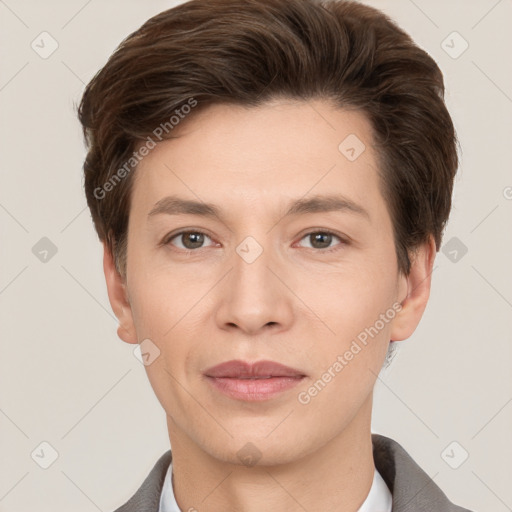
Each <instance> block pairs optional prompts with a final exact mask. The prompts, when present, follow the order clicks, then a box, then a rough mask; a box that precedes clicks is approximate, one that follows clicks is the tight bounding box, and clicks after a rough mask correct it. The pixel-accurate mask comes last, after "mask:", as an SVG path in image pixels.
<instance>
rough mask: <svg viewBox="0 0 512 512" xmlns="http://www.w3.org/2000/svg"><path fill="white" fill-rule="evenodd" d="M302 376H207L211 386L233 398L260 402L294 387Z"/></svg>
mask: <svg viewBox="0 0 512 512" xmlns="http://www.w3.org/2000/svg"><path fill="white" fill-rule="evenodd" d="M303 378H304V377H270V378H269V379H236V378H232V377H209V376H207V379H208V381H209V382H210V383H211V384H212V386H213V387H214V388H215V389H217V390H218V391H220V392H221V393H224V394H225V395H227V396H229V397H231V398H234V399H235V400H247V401H251V402H260V401H263V400H269V399H270V398H273V397H274V396H276V395H278V394H279V393H282V392H283V391H287V390H288V389H291V388H293V387H295V386H296V385H297V384H298V383H299V382H301V381H302V379H303Z"/></svg>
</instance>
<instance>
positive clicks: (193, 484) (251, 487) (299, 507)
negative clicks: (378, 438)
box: [167, 394, 375, 512]
mask: <svg viewBox="0 0 512 512" xmlns="http://www.w3.org/2000/svg"><path fill="white" fill-rule="evenodd" d="M371 408H372V394H370V396H369V397H368V399H367V401H366V402H365V403H364V405H363V406H362V407H361V409H360V410H359V411H358V413H357V415H356V416H355V417H354V418H353V420H352V421H351V422H350V423H349V424H348V425H347V426H346V427H345V428H344V429H343V430H342V431H341V432H339V433H338V434H337V435H336V436H335V437H333V438H332V439H330V440H327V441H326V443H325V444H323V445H322V446H321V447H320V448H319V449H317V450H315V451H313V452H311V453H309V454H308V455H306V456H303V457H300V458H299V459H292V460H289V459H288V461H287V462H285V463H283V464H277V465H272V466H264V465H258V464H256V465H254V466H252V467H248V466H244V465H241V464H234V463H231V462H226V461H225V460H219V458H217V457H214V456H212V455H210V454H209V453H207V452H206V451H205V450H204V449H202V447H201V446H199V445H198V444H197V443H195V442H194V441H193V440H192V439H190V437H188V436H187V434H186V432H184V431H183V430H182V429H180V428H179V427H178V426H177V425H176V423H174V422H173V420H172V419H171V418H169V417H167V425H168V429H169V438H170V442H171V449H172V454H173V459H172V465H173V477H172V478H173V489H174V495H175V497H176V502H177V503H178V506H179V508H180V509H181V510H183V511H188V510H191V511H192V510H201V511H204V512H231V511H233V512H234V511H239V510H243V511H244V512H259V511H261V505H262V503H264V504H265V510H266V511H268V512H277V511H279V512H282V510H287V511H290V512H299V511H300V512H304V511H305V510H329V511H330V512H356V511H357V510H358V509H359V507H360V506H361V505H362V504H363V503H364V501H365V499H366V497H367V496H368V493H369V492H370V488H371V485H372V482H373V476H374V471H375V466H374V461H373V446H372V439H371Z"/></svg>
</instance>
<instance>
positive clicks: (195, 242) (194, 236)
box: [184, 233, 204, 249]
mask: <svg viewBox="0 0 512 512" xmlns="http://www.w3.org/2000/svg"><path fill="white" fill-rule="evenodd" d="M203 238H204V235H203V234H202V233H187V236H185V244H184V245H185V247H187V249H196V248H197V247H201V244H202V243H203ZM190 240H192V243H191V246H190V244H189V243H188V242H189V241H190Z"/></svg>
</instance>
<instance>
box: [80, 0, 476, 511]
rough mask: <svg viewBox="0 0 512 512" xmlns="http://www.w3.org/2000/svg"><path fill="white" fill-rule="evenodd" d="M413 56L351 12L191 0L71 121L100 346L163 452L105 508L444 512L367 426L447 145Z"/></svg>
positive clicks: (425, 252)
mask: <svg viewBox="0 0 512 512" xmlns="http://www.w3.org/2000/svg"><path fill="white" fill-rule="evenodd" d="M443 93H444V85H443V77H442V74H441V72H440V70H439V69H438V67H437V65H436V64H435V62H434V61H433V60H432V59H431V58H430V57H429V56H428V55H427V54H426V53H425V52H424V51H423V50H421V49H420V48H418V47H417V46H415V45H414V43H413V42H412V40H411V39H410V37H409V36H408V35H407V34H405V33H404V32H403V31H402V30H401V29H399V28H398V27H397V26H396V25H395V24H394V23H393V22H392V21H391V20H390V19H388V18H387V17H386V16H384V15H383V14H382V13H380V12H379V11H377V10H375V9H373V8H370V7H367V6H364V5H361V4H358V3H354V2H346V1H340V2H323V3H322V2H319V1H314V0H214V1H211V0H208V1H206V0H193V1H190V2H187V3H184V4H181V5H179V6H177V7H175V8H173V9H170V10H168V11H165V12H162V13H160V14H159V15H157V16H155V17H153V18H151V19H150V20H149V21H147V22H146V23H145V24H144V25H143V26H142V27H141V28H140V29H139V30H137V31H136V32H134V33H133V34H131V35H130V36H129V37H128V38H126V39H125V41H123V43H122V44H121V45H120V47H119V48H118V49H117V50H116V52H115V53H114V54H113V55H112V56H111V58H110V59H109V61H108V62H107V64H106V65H105V66H104V67H103V69H102V70H100V72H99V73H98V74H97V75H96V76H95V77H94V78H93V80H92V81H91V82H90V83H89V84H88V86H87V88H86V90H85V92H84V96H83V98H82V102H81V105H80V109H79V116H80V120H81V122H82V124H83V129H84V135H85V137H86V141H87V143H88V154H87V157H86V161H85V163H84V173H85V190H86V196H87V200H88V204H89V207H90V210H91V213H92V217H93V221H94V224H95V227H96V230H97V232H98V235H99V237H100V240H101V241H102V242H103V246H104V271H105V277H106V283H107V289H108V295H109V299H110V303H111V305H112V308H113V311H114V312H115V314H116V316H117V318H118V319H119V328H118V335H119V337H120V338H121V339H122V340H123V341H125V342H127V343H133V344H137V343H139V344H140V348H141V353H142V358H143V362H144V364H145V368H146V371H147V374H148V378H149V380H150V382H151V385H152V387H153V390H154V391H155V394H156V396H157V397H158V400H159V401H160V403H161V404H162V407H163V408H164V410H165V412H166V415H167V427H168V432H169V440H170V444H171V448H172V454H171V450H169V451H167V452H166V453H165V454H163V455H162V457H161V458H160V459H159V460H158V462H157V463H156V465H155V467H154V468H153V470H152V471H151V473H150V475H149V476H148V477H147V479H146V480H145V481H144V483H143V484H142V486H141V487H140V489H139V490H138V491H137V492H136V494H135V495H134V496H133V497H132V498H131V500H130V501H128V502H127V503H126V504H125V505H124V506H122V507H121V508H119V509H118V512H129V511H134V512H135V511H137V512H143V511H148V512H149V511H151V512H157V511H160V512H171V511H172V512H176V511H178V510H181V511H189V512H191V511H194V510H197V511H208V512H227V511H244V512H252V511H260V510H262V509H263V508H264V509H265V510H268V511H274V510H280V511H282V510H287V511H298V510H309V511H313V510H314V511H317V510H322V511H323V510H325V511H327V510H328V511H332V512H338V511H339V512H356V511H359V512H389V511H391V510H393V512H405V511H415V512H422V511H425V512H426V511H429V512H431V511H436V512H457V511H459V512H460V511H464V510H467V509H463V508H460V507H458V506H455V505H453V504H452V503H450V501H449V500H448V498H447V497H446V496H445V495H444V494H443V492H442V491H441V490H440V489H439V488H438V487H437V485H436V484H435V483H434V482H433V481H431V480H430V478H429V477H428V476H427V475H426V473H425V472H423V470H422V469H421V468H420V467H419V466H418V465H417V464H416V463H415V462H414V461H413V460H412V459H411V457H410V456H409V455H408V454H407V452H406V451H405V450H404V449H403V448H402V447H401V446H400V445H399V444H398V443H397V442H395V441H393V440H392V439H390V438H387V437H385V436H381V435H377V434H372V433H371V428H370V427H371V411H372V398H373V387H374V385H375V382H376V378H377V375H378V373H379V370H380V368H381V367H382V365H383V362H384V360H385V358H386V354H387V352H388V350H389V347H390V343H393V342H395V341H399V340H405V339H407V338H409V337H410V336H411V334H412V333H413V332H414V330H415V328H416V326H417V325H418V323H419V321H420V319H421V316H422V314H423V311H424V309H425V307H426V304H427V301H428V297H429V291H430V282H431V277H430V276H431V272H432V266H433V262H434V258H435V254H436V251H437V250H438V249H439V246H440V243H441V237H442V232H443V229H444V226H445V224H446V221H447V218H448V214H449V211H450V205H451V192H452V187H453V178H454V175H455V172H456V169H457V166H458V157H457V147H456V146H457V139H456V134H455V131H454V127H453V124H452V121H451V119H450V115H449V113H448V112H447V110H446V106H445V104H444V101H443Z"/></svg>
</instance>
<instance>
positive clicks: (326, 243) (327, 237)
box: [302, 231, 344, 252]
mask: <svg viewBox="0 0 512 512" xmlns="http://www.w3.org/2000/svg"><path fill="white" fill-rule="evenodd" d="M304 239H306V240H309V242H310V246H309V248H310V249H319V250H322V249H323V250H324V252H329V251H330V250H335V249H337V246H336V245H335V246H334V247H332V246H331V244H332V243H333V241H335V239H338V240H339V241H340V242H341V244H338V245H343V243H344V240H343V239H342V238H341V237H340V236H338V235H336V234H335V233H332V232H330V231H311V232H310V233H307V234H306V235H305V236H304V237H303V238H302V240H304ZM306 247H307V246H306Z"/></svg>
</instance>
